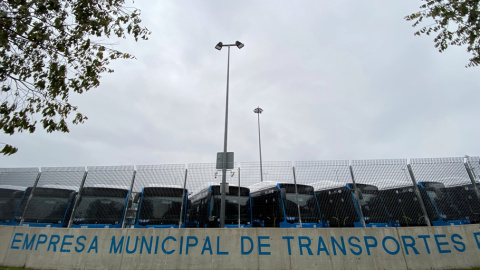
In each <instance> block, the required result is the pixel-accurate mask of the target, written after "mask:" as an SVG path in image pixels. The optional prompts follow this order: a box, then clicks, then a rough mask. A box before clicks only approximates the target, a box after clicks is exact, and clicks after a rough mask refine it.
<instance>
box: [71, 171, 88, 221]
mask: <svg viewBox="0 0 480 270" xmlns="http://www.w3.org/2000/svg"><path fill="white" fill-rule="evenodd" d="M87 175H88V170H87V168H86V167H85V173H84V174H83V178H82V182H81V183H80V188H79V189H78V195H77V197H76V198H75V204H74V205H73V209H72V215H71V216H70V220H69V221H68V226H67V228H70V227H71V226H72V222H73V217H74V216H75V212H76V211H77V207H78V202H79V201H80V198H81V194H82V189H83V185H84V184H85V180H86V179H87Z"/></svg>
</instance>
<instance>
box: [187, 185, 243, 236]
mask: <svg viewBox="0 0 480 270" xmlns="http://www.w3.org/2000/svg"><path fill="white" fill-rule="evenodd" d="M190 201H191V209H190V211H189V219H190V223H191V224H192V223H195V224H196V226H198V227H200V228H207V227H213V228H215V227H217V228H218V227H219V226H220V207H221V192H220V185H210V186H208V187H206V188H204V189H202V190H201V191H199V192H198V193H196V194H194V195H192V196H190ZM251 205H252V202H251V198H250V189H249V188H246V187H238V186H229V187H228V188H227V190H226V196H225V227H226V228H227V227H229V228H237V227H252V207H251Z"/></svg>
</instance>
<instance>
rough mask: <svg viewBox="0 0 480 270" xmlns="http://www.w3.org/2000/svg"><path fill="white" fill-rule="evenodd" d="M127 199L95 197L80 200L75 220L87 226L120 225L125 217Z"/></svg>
mask: <svg viewBox="0 0 480 270" xmlns="http://www.w3.org/2000/svg"><path fill="white" fill-rule="evenodd" d="M124 205H125V197H106V196H105V197H93V196H83V197H81V198H80V202H79V204H78V208H77V210H76V212H75V219H81V222H80V223H85V224H119V222H120V221H121V220H122V216H123V207H124Z"/></svg>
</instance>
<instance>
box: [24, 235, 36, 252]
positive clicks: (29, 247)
mask: <svg viewBox="0 0 480 270" xmlns="http://www.w3.org/2000/svg"><path fill="white" fill-rule="evenodd" d="M36 236H37V235H36V234H34V235H33V236H32V240H31V241H30V242H28V233H27V234H26V235H25V240H24V241H23V246H22V249H30V250H32V248H33V243H34V242H35V237H36Z"/></svg>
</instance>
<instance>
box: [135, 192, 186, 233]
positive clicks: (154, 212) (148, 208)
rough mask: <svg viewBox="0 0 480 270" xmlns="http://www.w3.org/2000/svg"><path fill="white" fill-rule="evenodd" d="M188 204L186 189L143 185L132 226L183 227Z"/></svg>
mask: <svg viewBox="0 0 480 270" xmlns="http://www.w3.org/2000/svg"><path fill="white" fill-rule="evenodd" d="M188 205H189V201H188V190H186V189H183V188H181V187H168V186H165V187H162V186H159V187H144V188H143V189H142V192H141V193H140V201H139V203H138V210H137V219H136V222H135V225H134V228H179V227H180V228H185V224H186V222H187V208H188ZM180 218H181V219H180ZM179 224H181V225H180V226H179Z"/></svg>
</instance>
